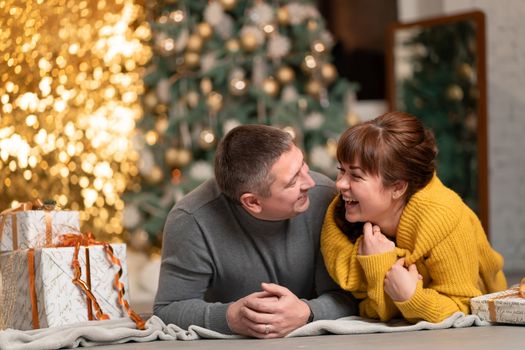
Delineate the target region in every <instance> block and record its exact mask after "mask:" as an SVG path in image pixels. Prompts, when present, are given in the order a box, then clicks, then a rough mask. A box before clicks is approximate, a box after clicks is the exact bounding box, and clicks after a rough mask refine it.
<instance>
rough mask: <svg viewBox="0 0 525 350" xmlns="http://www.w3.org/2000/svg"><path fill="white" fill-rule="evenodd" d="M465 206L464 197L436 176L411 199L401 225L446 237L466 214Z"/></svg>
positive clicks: (426, 233)
mask: <svg viewBox="0 0 525 350" xmlns="http://www.w3.org/2000/svg"><path fill="white" fill-rule="evenodd" d="M465 208H466V204H465V203H464V202H463V201H462V199H461V197H460V196H459V195H458V194H457V193H455V192H454V191H452V190H451V189H449V188H448V187H446V186H445V185H443V183H442V182H441V181H440V180H439V178H438V177H437V176H434V177H433V178H432V180H431V181H430V183H429V184H428V185H427V186H425V187H424V188H423V189H422V190H420V191H418V192H417V193H415V194H414V195H413V196H412V197H411V198H410V200H409V201H408V203H407V205H406V207H405V209H404V210H403V215H402V216H401V222H400V226H401V227H400V228H401V229H403V230H410V231H412V232H414V231H416V232H418V234H425V235H432V236H435V238H438V237H441V238H444V237H445V236H447V235H448V234H449V233H450V232H452V231H453V230H454V229H455V227H457V225H458V224H459V222H460V221H461V220H462V218H463V217H464V216H465V214H466V211H465Z"/></svg>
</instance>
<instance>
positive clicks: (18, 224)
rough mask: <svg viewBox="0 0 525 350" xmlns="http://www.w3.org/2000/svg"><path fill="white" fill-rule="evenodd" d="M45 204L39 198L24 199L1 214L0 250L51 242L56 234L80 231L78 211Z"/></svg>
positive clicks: (56, 236) (32, 246) (52, 243)
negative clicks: (33, 199) (24, 200)
mask: <svg viewBox="0 0 525 350" xmlns="http://www.w3.org/2000/svg"><path fill="white" fill-rule="evenodd" d="M45 207H46V206H45V205H44V204H43V203H42V202H37V203H31V202H27V203H22V204H21V205H20V206H18V207H17V208H14V209H7V210H4V211H3V212H2V213H1V214H0V252H5V251H11V250H17V249H27V248H36V247H43V246H49V245H54V244H57V243H58V236H59V235H61V234H65V233H79V232H80V215H79V212H78V211H74V210H44V208H45ZM54 207H55V206H54V204H50V205H49V206H48V208H49V209H54ZM35 208H39V210H33V209H35Z"/></svg>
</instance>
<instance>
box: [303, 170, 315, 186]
mask: <svg viewBox="0 0 525 350" xmlns="http://www.w3.org/2000/svg"><path fill="white" fill-rule="evenodd" d="M314 186H315V181H314V179H312V177H311V176H310V173H309V172H308V167H307V166H306V167H305V168H304V169H303V184H302V186H301V189H302V190H308V189H310V188H312V187H314Z"/></svg>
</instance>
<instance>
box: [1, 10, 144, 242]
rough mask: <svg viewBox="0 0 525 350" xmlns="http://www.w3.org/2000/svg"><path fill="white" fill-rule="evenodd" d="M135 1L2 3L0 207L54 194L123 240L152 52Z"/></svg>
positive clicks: (98, 231) (100, 231)
mask: <svg viewBox="0 0 525 350" xmlns="http://www.w3.org/2000/svg"><path fill="white" fill-rule="evenodd" d="M137 2H138V1H134V0H105V1H86V0H80V1H65V0H47V1H42V0H28V1H25V2H24V3H23V5H21V4H22V3H21V2H20V1H17V0H4V1H1V2H0V28H2V30H1V31H0V103H1V105H0V106H1V107H0V187H2V196H1V198H0V209H5V208H8V207H12V206H13V205H14V204H16V203H18V202H21V201H27V200H32V199H35V198H37V197H38V198H41V199H46V198H52V199H54V200H56V201H57V203H58V204H60V205H61V206H62V207H65V208H68V209H73V210H79V211H80V212H81V219H82V228H83V229H84V230H90V231H93V233H94V234H95V235H97V236H98V237H100V238H101V239H109V240H120V235H121V234H122V232H123V228H122V223H121V218H122V210H123V208H124V203H123V201H122V200H121V199H120V195H121V194H122V193H123V192H124V191H125V189H126V187H127V186H134V185H136V184H135V183H134V181H133V179H134V176H135V175H136V174H137V173H138V170H137V166H136V161H137V158H138V155H137V154H136V152H135V151H134V150H133V149H132V145H131V136H132V133H133V132H134V130H135V123H136V121H137V120H138V119H139V118H141V117H142V110H141V107H140V102H139V96H140V95H141V94H142V92H143V90H144V87H143V83H142V79H141V76H142V69H143V68H142V67H144V66H145V64H146V63H147V62H148V61H149V59H150V57H151V50H150V48H149V47H148V46H147V45H146V43H147V41H148V40H149V39H150V36H151V31H150V28H149V26H148V25H147V23H146V22H145V20H144V17H145V14H144V9H143V7H142V6H141V5H140V4H137Z"/></svg>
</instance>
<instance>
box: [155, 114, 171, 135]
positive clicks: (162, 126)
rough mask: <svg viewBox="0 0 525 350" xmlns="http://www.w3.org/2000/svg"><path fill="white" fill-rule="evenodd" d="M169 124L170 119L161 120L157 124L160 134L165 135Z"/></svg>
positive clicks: (156, 127)
mask: <svg viewBox="0 0 525 350" xmlns="http://www.w3.org/2000/svg"><path fill="white" fill-rule="evenodd" d="M168 124H169V123H168V118H166V117H164V118H159V119H158V120H157V122H156V123H155V129H156V130H157V131H158V132H159V134H164V132H165V131H166V129H167V128H168Z"/></svg>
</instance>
